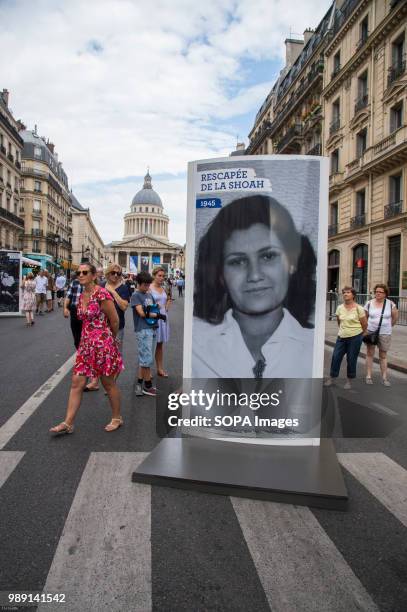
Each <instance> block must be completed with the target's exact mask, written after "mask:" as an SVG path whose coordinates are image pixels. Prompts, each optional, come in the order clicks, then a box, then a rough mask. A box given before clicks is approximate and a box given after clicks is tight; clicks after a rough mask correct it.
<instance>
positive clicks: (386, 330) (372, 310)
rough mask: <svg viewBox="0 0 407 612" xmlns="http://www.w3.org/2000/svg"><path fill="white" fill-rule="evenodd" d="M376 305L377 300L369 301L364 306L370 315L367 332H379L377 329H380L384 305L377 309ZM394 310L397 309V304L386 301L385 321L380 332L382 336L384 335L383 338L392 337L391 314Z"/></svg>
mask: <svg viewBox="0 0 407 612" xmlns="http://www.w3.org/2000/svg"><path fill="white" fill-rule="evenodd" d="M374 303H375V300H369V301H368V302H366V304H365V305H364V309H365V310H366V312H367V313H368V317H369V318H368V320H367V331H369V332H374V331H376V330H377V328H378V327H379V323H380V317H381V314H382V308H383V305H382V306H379V308H376V307H375V306H374ZM394 308H396V305H395V303H394V302H392V301H391V300H389V299H386V307H385V309H384V312H383V320H382V324H381V326H380V332H379V334H380V335H383V336H390V335H391V328H392V326H391V313H392V310H393V309H394Z"/></svg>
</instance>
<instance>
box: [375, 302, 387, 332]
mask: <svg viewBox="0 0 407 612" xmlns="http://www.w3.org/2000/svg"><path fill="white" fill-rule="evenodd" d="M385 308H386V298H384V302H383V308H382V314H381V315H380V321H379V327H378V328H377V330H376V331H377V333H379V331H380V328H381V326H382V321H383V313H384V309H385Z"/></svg>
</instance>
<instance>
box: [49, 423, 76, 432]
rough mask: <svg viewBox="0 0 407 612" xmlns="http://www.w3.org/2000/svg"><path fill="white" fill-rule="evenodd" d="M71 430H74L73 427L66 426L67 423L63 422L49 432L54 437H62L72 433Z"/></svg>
mask: <svg viewBox="0 0 407 612" xmlns="http://www.w3.org/2000/svg"><path fill="white" fill-rule="evenodd" d="M73 429H74V427H73V425H68V423H65V421H62V423H60V424H59V425H55V427H51V429H50V430H49V432H50V433H52V434H54V435H56V436H63V435H64V434H71V433H73Z"/></svg>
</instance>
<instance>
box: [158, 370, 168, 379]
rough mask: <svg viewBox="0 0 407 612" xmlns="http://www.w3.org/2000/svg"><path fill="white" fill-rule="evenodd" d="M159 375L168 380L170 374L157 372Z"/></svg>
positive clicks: (161, 371)
mask: <svg viewBox="0 0 407 612" xmlns="http://www.w3.org/2000/svg"><path fill="white" fill-rule="evenodd" d="M157 374H158V376H161V378H168V374H167V372H165V371H164V370H157Z"/></svg>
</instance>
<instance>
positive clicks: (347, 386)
mask: <svg viewBox="0 0 407 612" xmlns="http://www.w3.org/2000/svg"><path fill="white" fill-rule="evenodd" d="M343 388H344V389H352V385H351V384H350V382H349V380H347V381H346V383H345V384H344V385H343Z"/></svg>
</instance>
